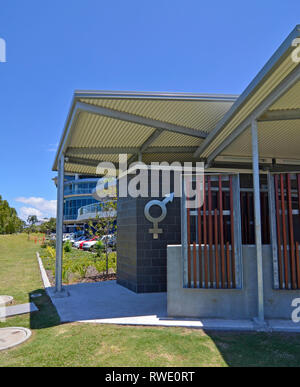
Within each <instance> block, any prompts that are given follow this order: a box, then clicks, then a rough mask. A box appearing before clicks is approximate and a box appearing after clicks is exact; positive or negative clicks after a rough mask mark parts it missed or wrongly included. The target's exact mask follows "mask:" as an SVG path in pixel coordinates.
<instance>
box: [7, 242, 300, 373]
mask: <svg viewBox="0 0 300 387" xmlns="http://www.w3.org/2000/svg"><path fill="white" fill-rule="evenodd" d="M36 250H37V245H35V244H34V242H33V241H27V236H26V235H19V236H0V262H1V267H0V294H9V295H12V296H14V297H15V300H16V302H17V303H24V302H28V301H29V297H30V294H32V293H36V292H39V293H41V292H42V293H43V296H42V297H41V298H38V299H36V300H38V301H36V304H37V306H38V308H39V309H40V311H39V312H37V313H34V314H32V315H31V316H29V315H25V316H20V317H14V318H9V319H7V320H6V322H5V323H0V327H5V326H23V327H27V328H30V329H31V330H32V332H33V335H32V337H31V338H30V340H28V341H27V342H26V343H24V344H22V345H21V346H19V347H16V348H13V349H10V350H8V351H1V352H0V365H1V366H299V365H300V335H283V334H265V333H259V334H258V333H251V334H249V333H240V334H239V333H205V332H203V331H201V330H196V329H182V328H159V327H155V328H153V327H125V326H113V325H93V324H60V323H59V319H58V316H57V314H56V311H55V309H54V307H53V306H52V304H51V302H50V300H49V298H48V297H47V296H46V294H45V292H44V291H43V289H42V283H41V280H40V274H39V269H38V266H37V261H36V256H35V251H36Z"/></svg>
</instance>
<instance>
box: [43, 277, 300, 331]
mask: <svg viewBox="0 0 300 387" xmlns="http://www.w3.org/2000/svg"><path fill="white" fill-rule="evenodd" d="M65 290H66V293H68V294H69V297H62V298H57V297H54V289H53V288H48V289H47V292H48V294H49V295H50V297H51V298H52V302H53V304H54V305H55V307H56V309H57V312H58V314H59V316H60V319H61V321H62V322H74V321H80V322H89V323H98V324H118V325H142V326H165V327H170V326H174V327H185V328H199V329H206V330H222V331H255V330H258V327H257V326H256V324H255V323H254V322H253V321H252V320H250V319H244V320H241V319H240V320H237V319H236V320H229V319H227V320H225V319H213V318H211V319H199V318H183V317H172V318H171V317H168V316H167V294H166V293H140V294H139V293H135V292H132V291H130V290H128V289H127V288H124V287H122V286H120V285H118V284H117V283H116V281H107V282H98V283H89V284H77V285H69V286H66V287H65ZM259 330H261V329H259ZM266 330H267V331H281V332H285V331H287V332H291V331H292V332H299V333H300V324H294V323H292V322H289V321H286V320H272V321H270V322H267V324H266Z"/></svg>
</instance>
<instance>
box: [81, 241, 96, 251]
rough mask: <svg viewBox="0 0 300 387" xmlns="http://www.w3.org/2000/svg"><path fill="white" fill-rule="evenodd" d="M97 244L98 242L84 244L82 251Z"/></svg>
mask: <svg viewBox="0 0 300 387" xmlns="http://www.w3.org/2000/svg"><path fill="white" fill-rule="evenodd" d="M97 242H98V240H94V241H87V242H84V244H83V245H82V250H90V249H91V248H92V247H93V246H95V244H96V243H97Z"/></svg>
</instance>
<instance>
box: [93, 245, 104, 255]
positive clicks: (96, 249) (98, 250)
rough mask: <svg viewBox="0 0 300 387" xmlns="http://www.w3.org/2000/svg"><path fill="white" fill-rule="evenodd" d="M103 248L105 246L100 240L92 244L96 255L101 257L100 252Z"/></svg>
mask: <svg viewBox="0 0 300 387" xmlns="http://www.w3.org/2000/svg"><path fill="white" fill-rule="evenodd" d="M104 248H105V246H104V244H103V242H102V241H98V242H97V243H96V244H95V245H94V250H95V251H96V254H97V257H101V254H102V252H103V250H104Z"/></svg>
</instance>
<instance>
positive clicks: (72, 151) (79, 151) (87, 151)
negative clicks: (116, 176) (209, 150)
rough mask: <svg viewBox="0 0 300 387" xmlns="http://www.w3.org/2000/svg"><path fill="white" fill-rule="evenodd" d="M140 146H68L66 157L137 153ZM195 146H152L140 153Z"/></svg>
mask: <svg viewBox="0 0 300 387" xmlns="http://www.w3.org/2000/svg"><path fill="white" fill-rule="evenodd" d="M140 149H141V148H138V147H134V148H131V147H130V148H75V147H74V148H68V149H67V152H66V156H67V157H73V156H77V155H98V154H99V155H113V154H124V153H127V154H138V153H139V152H140ZM196 149H197V146H167V147H164V146H162V147H160V146H153V147H149V148H147V149H145V150H144V151H143V152H142V153H193V152H194V151H195V150H196Z"/></svg>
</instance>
